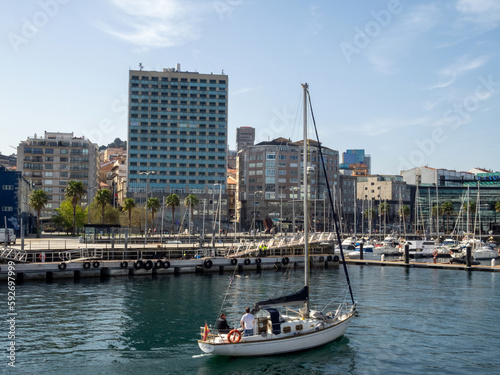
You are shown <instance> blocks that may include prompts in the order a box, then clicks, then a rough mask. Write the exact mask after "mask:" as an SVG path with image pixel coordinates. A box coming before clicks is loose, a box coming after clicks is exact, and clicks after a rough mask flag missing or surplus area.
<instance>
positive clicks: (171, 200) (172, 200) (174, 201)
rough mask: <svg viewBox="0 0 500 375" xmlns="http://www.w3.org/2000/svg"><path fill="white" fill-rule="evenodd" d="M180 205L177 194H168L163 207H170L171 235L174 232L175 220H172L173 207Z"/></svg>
mask: <svg viewBox="0 0 500 375" xmlns="http://www.w3.org/2000/svg"><path fill="white" fill-rule="evenodd" d="M180 204H181V202H180V199H179V196H178V195H177V194H170V195H169V196H168V197H167V198H166V199H165V206H167V207H172V234H173V233H174V230H175V227H174V225H175V220H174V215H175V207H178V206H179V205H180Z"/></svg>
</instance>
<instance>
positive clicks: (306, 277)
mask: <svg viewBox="0 0 500 375" xmlns="http://www.w3.org/2000/svg"><path fill="white" fill-rule="evenodd" d="M302 88H303V90H304V150H303V166H302V173H303V176H304V177H303V181H302V184H303V188H304V258H305V259H304V284H305V286H306V288H307V290H308V291H309V220H308V219H309V207H308V196H307V194H308V191H307V177H308V176H307V157H308V155H307V90H308V88H309V85H308V84H307V83H304V84H302ZM304 310H305V311H304V314H305V317H308V316H309V298H308V299H306V302H305V305H304Z"/></svg>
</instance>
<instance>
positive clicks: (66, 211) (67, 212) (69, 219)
mask: <svg viewBox="0 0 500 375" xmlns="http://www.w3.org/2000/svg"><path fill="white" fill-rule="evenodd" d="M73 218H74V219H75V225H76V227H77V228H81V227H83V224H85V219H86V215H85V211H84V210H82V208H81V207H80V206H79V205H78V206H76V210H75V215H74V216H73V207H72V204H71V202H70V201H69V200H67V199H65V200H64V201H63V202H62V203H61V205H60V206H59V208H56V210H55V213H54V215H53V216H52V221H53V222H54V225H55V226H56V227H57V228H61V229H63V230H64V231H65V232H66V233H69V232H71V231H72V229H73V228H74V227H73Z"/></svg>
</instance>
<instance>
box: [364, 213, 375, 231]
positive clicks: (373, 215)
mask: <svg viewBox="0 0 500 375" xmlns="http://www.w3.org/2000/svg"><path fill="white" fill-rule="evenodd" d="M365 217H366V219H367V220H369V223H370V228H373V220H375V218H376V217H377V210H376V209H374V208H369V209H367V210H366V211H365Z"/></svg>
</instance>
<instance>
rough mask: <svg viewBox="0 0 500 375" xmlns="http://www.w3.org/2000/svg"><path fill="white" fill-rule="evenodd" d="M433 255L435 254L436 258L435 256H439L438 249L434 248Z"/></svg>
mask: <svg viewBox="0 0 500 375" xmlns="http://www.w3.org/2000/svg"><path fill="white" fill-rule="evenodd" d="M432 255H433V256H434V258H435V257H437V256H438V252H437V251H436V250H434V251H433V252H432Z"/></svg>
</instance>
